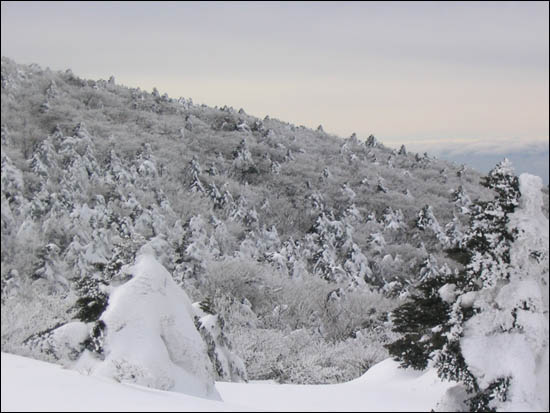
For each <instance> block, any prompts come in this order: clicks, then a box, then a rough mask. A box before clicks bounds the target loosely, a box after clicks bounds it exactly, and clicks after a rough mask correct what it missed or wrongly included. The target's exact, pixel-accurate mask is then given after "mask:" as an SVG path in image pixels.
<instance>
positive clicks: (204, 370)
mask: <svg viewBox="0 0 550 413" xmlns="http://www.w3.org/2000/svg"><path fill="white" fill-rule="evenodd" d="M152 252H153V251H148V250H146V249H145V250H144V249H142V250H141V251H140V253H141V254H140V255H138V257H137V258H136V263H135V265H134V266H133V267H131V268H129V270H128V271H129V272H130V273H131V274H132V275H133V278H132V279H131V280H130V281H128V282H127V283H125V284H123V285H121V286H120V287H118V288H116V289H115V290H114V291H113V293H112V294H111V296H110V298H109V306H108V307H107V309H106V310H105V312H104V313H103V315H102V316H101V320H102V321H103V322H104V323H105V326H106V327H105V341H104V345H103V349H104V354H105V359H104V360H103V361H101V362H100V363H99V364H98V365H97V366H95V367H94V368H93V370H92V373H93V374H94V375H100V376H106V377H110V378H114V379H115V380H118V381H121V382H130V383H135V384H139V385H142V386H147V387H152V388H156V389H160V390H170V391H175V392H181V393H186V394H189V395H193V396H198V397H204V398H209V399H214V400H220V396H219V394H218V392H217V391H216V389H215V385H214V375H213V371H212V366H211V364H210V360H209V358H208V355H207V348H206V345H205V343H204V342H203V340H202V338H201V337H200V335H199V333H198V331H197V330H196V328H195V325H194V322H193V308H192V306H191V302H190V301H189V298H188V297H187V294H186V293H185V292H184V291H183V290H181V289H180V288H179V287H178V286H177V285H176V283H175V282H174V281H173V280H172V277H171V276H170V274H169V273H168V271H167V270H166V269H165V268H164V267H163V266H162V265H161V264H160V263H159V262H158V261H157V260H156V259H155V257H154V255H153V254H151V253H152Z"/></svg>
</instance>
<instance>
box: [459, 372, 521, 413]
mask: <svg viewBox="0 0 550 413" xmlns="http://www.w3.org/2000/svg"><path fill="white" fill-rule="evenodd" d="M509 387H510V377H502V378H499V379H497V380H495V381H494V382H492V383H491V384H490V385H489V386H488V387H487V388H486V389H485V390H483V391H481V392H479V393H477V394H476V395H475V396H474V397H472V398H470V399H468V400H466V403H467V404H468V406H469V407H470V411H471V412H496V408H494V407H490V403H491V401H492V400H494V399H497V400H498V401H500V402H505V401H506V399H507V397H508V388H509Z"/></svg>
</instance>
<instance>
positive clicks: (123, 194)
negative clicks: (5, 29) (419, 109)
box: [1, 57, 549, 411]
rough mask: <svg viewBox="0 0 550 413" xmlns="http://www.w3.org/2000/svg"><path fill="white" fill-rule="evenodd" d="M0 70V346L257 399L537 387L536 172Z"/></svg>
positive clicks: (99, 377) (100, 83)
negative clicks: (484, 168) (478, 166)
mask: <svg viewBox="0 0 550 413" xmlns="http://www.w3.org/2000/svg"><path fill="white" fill-rule="evenodd" d="M1 86H2V88H1V93H2V108H1V110H2V125H1V132H2V136H1V145H2V160H1V161H2V162H1V178H2V180H1V205H2V208H1V209H2V213H1V257H2V266H1V286H2V288H1V305H2V313H1V314H2V323H1V345H2V351H3V352H6V353H10V354H17V355H20V356H26V357H30V358H33V359H37V360H42V361H47V362H50V363H55V364H59V365H62V366H63V367H65V368H68V369H76V370H78V371H79V372H81V373H83V374H84V375H86V376H90V377H83V379H85V380H86V381H89V383H92V382H93V383H109V386H111V384H112V382H109V381H108V382H105V380H107V379H109V380H117V381H120V382H123V383H125V384H126V385H125V386H120V387H117V388H122V389H125V390H124V391H123V392H127V391H129V390H128V389H132V391H134V390H135V389H136V388H137V387H131V386H129V385H130V384H131V385H135V386H138V385H139V386H146V387H148V388H149V389H156V390H158V391H170V392H174V393H175V392H179V393H181V394H184V395H187V396H189V395H194V396H200V397H204V398H206V399H211V400H219V399H220V398H222V399H223V400H224V401H226V402H229V403H232V402H235V403H237V402H239V404H240V401H241V399H243V394H251V396H249V398H244V399H245V400H247V403H248V400H251V404H250V406H251V407H252V408H256V407H258V405H257V404H255V403H256V401H257V402H258V403H264V402H265V403H267V401H269V403H272V404H273V406H277V409H281V410H286V409H294V408H298V407H296V406H299V408H303V409H306V408H307V407H306V405H310V406H317V407H315V408H319V409H322V408H323V406H333V408H334V409H339V407H338V406H344V404H343V403H345V402H344V401H341V400H339V397H340V395H339V392H340V389H344V390H343V391H344V394H345V397H348V399H349V403H350V405H349V406H346V408H349V409H351V410H367V409H371V408H372V409H373V410H394V409H397V410H401V409H403V410H409V409H416V407H418V408H419V409H431V408H436V409H441V410H471V411H486V410H491V409H496V410H513V409H518V410H530V409H531V410H545V409H547V408H548V391H547V388H548V386H547V384H548V368H547V366H548V282H549V281H548V257H549V253H548V187H543V186H542V184H541V182H540V180H539V179H538V178H537V177H533V176H529V175H522V176H521V177H519V178H518V177H517V176H516V175H515V172H514V168H513V165H511V164H510V162H509V161H508V160H506V159H504V160H503V161H501V162H499V163H498V164H497V165H496V166H495V167H494V168H493V169H492V170H491V171H490V172H489V173H488V174H487V175H486V176H482V175H481V174H480V173H478V172H476V171H474V170H471V169H468V168H466V167H465V166H464V165H457V164H452V163H448V162H444V161H441V160H438V159H436V158H434V157H433V156H430V154H428V153H424V154H419V153H412V152H410V151H407V149H406V148H405V147H404V146H402V147H401V148H399V150H397V149H392V148H388V147H386V146H385V145H384V144H383V143H382V142H380V141H379V139H377V138H376V137H375V136H374V135H370V136H357V135H356V134H355V133H354V134H352V135H351V136H349V137H347V138H341V137H338V136H334V135H332V134H330V133H327V132H326V131H325V130H324V129H323V127H322V126H321V125H319V127H318V128H317V129H315V130H312V129H308V128H306V127H304V126H297V125H293V124H289V123H286V122H283V121H280V120H277V119H272V118H270V117H269V116H265V117H263V118H258V117H256V116H253V115H250V114H248V113H246V112H245V110H244V109H239V110H235V109H233V108H232V107H227V106H224V107H222V108H218V107H214V108H212V107H208V106H206V105H196V104H194V103H193V101H192V99H191V98H189V97H185V98H184V97H180V98H173V97H169V96H168V95H167V94H161V93H160V92H159V91H158V90H157V89H156V88H154V89H153V90H152V92H147V91H143V90H141V89H139V88H128V87H126V86H123V85H118V84H117V83H116V81H115V78H114V77H111V78H110V79H109V80H108V81H106V80H103V79H99V80H86V79H81V78H79V77H78V76H76V75H75V74H73V73H72V72H71V71H70V70H67V71H65V72H54V71H51V70H50V69H43V68H41V67H40V66H38V65H35V64H32V65H20V64H17V63H15V62H13V61H11V60H10V59H8V58H5V57H3V58H2V83H1ZM488 348H490V349H491V352H490V355H486V354H485V353H486V351H485V350H486V349H488ZM3 357H4V356H3ZM391 359H393V361H391ZM21 363H23V362H21ZM396 363H399V364H400V365H401V366H402V367H407V368H411V369H413V370H414V371H412V370H410V369H408V370H406V371H400V370H399V371H398V370H396ZM37 365H38V364H37ZM40 366H43V365H42V364H40ZM59 371H60V372H61V371H62V370H59ZM63 373H65V371H63ZM2 374H3V375H4V367H3V370H2ZM14 374H15V373H14ZM71 374H72V373H71ZM75 377H76V376H75ZM436 377H437V378H436ZM438 380H446V381H445V383H446V384H445V385H442V384H438V385H435V384H433V383H435V382H438ZM258 382H259V383H258ZM450 382H453V383H454V384H453V386H452V387H451V388H449V391H445V389H446V388H447V387H448V383H450ZM215 383H217V384H215ZM268 383H271V384H268ZM274 383H277V384H274ZM341 383H345V384H341ZM400 383H402V384H403V386H401V384H400ZM8 385H9V384H8ZM13 385H14V386H15V384H13ZM302 385H308V386H305V387H304V386H302ZM309 385H311V386H309ZM313 385H323V386H313ZM427 385H428V387H430V388H432V387H433V386H436V387H437V389H440V390H441V392H439V390H437V391H435V390H433V389H432V390H431V391H427V389H426V388H425V386H427ZM432 385H433V386H432ZM2 386H3V387H2V391H3V392H4V381H3V382H2ZM117 386H118V385H117ZM377 386H381V387H377ZM395 386H397V387H396V388H394V387H395ZM360 389H361V390H362V392H360V391H359V390H360ZM389 389H394V391H397V390H398V391H399V394H403V395H407V396H406V397H405V398H404V399H403V400H401V399H399V400H396V398H395V397H394V396H393V395H392V396H390V395H389V394H388V393H387V392H389ZM396 389H397V390H396ZM18 391H20V390H18ZM109 391H111V390H109ZM113 391H114V392H118V391H117V390H113ZM140 391H141V390H140ZM332 391H334V393H331V392H332ZM75 392H76V390H75ZM278 392H283V393H284V394H281V393H278ZM346 392H348V393H346ZM142 393H143V394H151V395H153V394H155V395H158V394H161V393H158V392H155V391H151V392H149V390H147V391H142ZM162 394H164V393H162ZM169 394H170V395H171V396H170V398H172V397H179V396H173V393H169ZM294 394H296V397H295V398H294ZM376 395H384V397H383V398H382V397H380V398H377V396H376ZM386 395H387V397H386ZM187 396H185V397H187ZM409 396H410V397H409ZM123 397H126V396H123ZM128 397H131V396H128ZM181 397H184V396H181ZM287 397H288V398H290V399H289V400H290V401H291V402H292V403H290V402H289V404H284V403H285V400H286V398H287ZM371 397H372V398H371ZM362 398H365V400H367V399H368V400H369V403H370V404H369V405H368V406H366V403H365V404H363V405H361V404H360V402H359V400H360V399H362ZM189 400H194V399H189ZM29 402H31V401H29ZM2 403H4V399H3V401H2ZM94 403H102V401H101V400H95V401H94ZM205 403H206V402H205ZM208 403H210V402H208ZM212 403H214V402H212ZM243 403H244V402H243ZM400 403H408V404H409V405H410V406H412V407H407V406H406V405H405V404H400ZM417 403H418V404H417ZM436 403H438V404H437V406H436ZM245 405H246V406H248V404H245ZM261 405H262V406H264V404H261ZM102 406H104V405H102ZM201 406H202V405H201ZM205 406H206V405H205ZM215 406H226V407H228V408H232V407H231V406H230V405H226V404H223V405H220V404H215ZM359 406H360V407H359ZM167 408H169V407H167ZM198 408H200V406H199V407H198ZM204 408H205V409H206V407H204ZM262 408H266V409H267V410H269V409H270V407H269V406H267V407H262Z"/></svg>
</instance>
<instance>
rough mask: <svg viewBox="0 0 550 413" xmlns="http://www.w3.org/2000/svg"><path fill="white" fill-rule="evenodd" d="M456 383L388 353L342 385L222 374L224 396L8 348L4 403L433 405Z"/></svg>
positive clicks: (104, 406) (44, 406) (72, 406)
mask: <svg viewBox="0 0 550 413" xmlns="http://www.w3.org/2000/svg"><path fill="white" fill-rule="evenodd" d="M449 386H450V384H449V383H442V382H440V381H439V380H438V379H437V376H436V374H435V372H434V371H430V372H426V373H418V372H414V371H403V370H401V369H399V368H398V367H397V364H396V363H394V362H392V361H391V360H386V361H384V362H382V363H380V364H378V365H376V366H374V367H373V368H372V369H371V370H369V372H368V373H366V374H365V375H364V376H362V377H360V378H359V379H357V380H354V381H352V382H349V383H344V384H337V385H323V386H314V385H285V384H276V383H272V382H266V383H261V382H254V383H247V384H244V383H223V382H218V383H217V384H216V387H217V389H218V391H219V393H220V394H221V395H222V398H223V402H220V401H214V400H207V399H203V398H197V397H192V396H188V395H185V394H181V393H172V392H166V391H160V390H153V389H148V388H145V387H141V386H137V385H130V384H122V383H118V382H116V381H113V380H107V379H101V378H97V377H92V376H84V375H80V374H79V373H77V372H74V371H71V370H64V369H61V368H60V367H59V366H56V365H53V364H49V363H44V362H40V361H37V360H32V359H28V358H23V357H19V356H14V355H11V354H6V353H2V399H1V403H2V411H362V412H376V411H394V412H395V411H428V410H430V408H431V407H432V406H433V405H435V402H436V401H437V400H438V398H440V397H441V396H442V394H443V393H444V392H445V390H446V389H447V388H448V387H449ZM98 395H101V397H97V396H98ZM396 395H399V397H395V396H396Z"/></svg>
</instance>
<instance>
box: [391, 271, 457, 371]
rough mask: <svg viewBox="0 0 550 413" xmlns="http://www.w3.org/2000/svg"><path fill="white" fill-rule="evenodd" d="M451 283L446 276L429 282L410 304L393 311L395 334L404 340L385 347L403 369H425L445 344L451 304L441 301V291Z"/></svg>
mask: <svg viewBox="0 0 550 413" xmlns="http://www.w3.org/2000/svg"><path fill="white" fill-rule="evenodd" d="M450 281H452V280H451V279H450V278H446V279H444V278H443V277H440V278H428V279H426V280H425V281H424V282H423V283H422V284H420V285H419V286H418V287H417V290H418V292H417V293H416V294H414V295H412V296H411V299H410V301H408V302H406V303H405V304H403V305H401V306H400V307H398V308H397V309H396V310H394V311H393V312H392V320H393V325H394V327H393V331H394V332H397V333H401V334H403V337H401V338H400V339H398V340H396V341H394V342H393V343H390V344H388V345H386V346H385V347H386V348H387V349H388V351H389V353H390V355H392V356H393V357H394V359H396V360H397V361H401V366H402V367H412V368H415V369H417V370H423V369H425V368H426V366H427V365H428V360H429V359H430V358H431V354H432V353H433V352H434V351H435V350H439V349H441V348H442V347H443V345H444V344H445V343H446V339H445V337H444V335H443V333H444V332H446V330H447V329H446V327H445V326H446V324H447V322H448V319H449V304H447V303H446V302H444V301H443V300H442V299H441V297H440V295H439V293H438V290H439V289H440V288H441V287H442V286H443V285H444V284H445V283H447V282H450ZM433 329H435V331H433Z"/></svg>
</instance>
